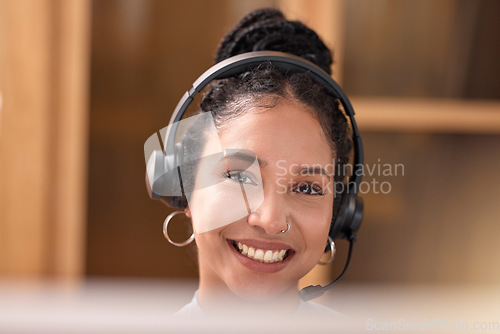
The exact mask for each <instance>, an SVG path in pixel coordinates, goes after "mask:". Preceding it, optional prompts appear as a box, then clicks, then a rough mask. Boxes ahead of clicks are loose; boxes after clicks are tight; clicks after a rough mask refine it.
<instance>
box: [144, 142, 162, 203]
mask: <svg viewBox="0 0 500 334" xmlns="http://www.w3.org/2000/svg"><path fill="white" fill-rule="evenodd" d="M164 160H165V154H163V152H162V151H159V150H155V151H153V152H152V153H151V156H150V157H149V160H148V163H147V165H146V188H147V190H148V194H149V197H151V198H152V199H158V198H161V197H162V195H161V188H162V186H161V184H160V183H161V180H162V176H163V175H164V174H165V161H164Z"/></svg>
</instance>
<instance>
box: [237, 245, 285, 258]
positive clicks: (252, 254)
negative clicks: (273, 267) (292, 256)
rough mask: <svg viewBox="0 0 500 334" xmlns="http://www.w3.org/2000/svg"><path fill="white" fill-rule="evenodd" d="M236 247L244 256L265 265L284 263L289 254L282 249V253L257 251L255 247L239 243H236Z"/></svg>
mask: <svg viewBox="0 0 500 334" xmlns="http://www.w3.org/2000/svg"><path fill="white" fill-rule="evenodd" d="M235 246H236V247H237V248H238V249H239V251H240V253H241V254H242V255H245V256H246V257H249V258H251V259H254V260H257V261H260V262H265V263H274V262H278V261H283V259H284V258H285V255H286V253H287V250H286V249H282V250H280V251H272V250H263V249H255V248H253V247H248V246H247V245H245V244H242V243H241V242H238V243H236V242H235Z"/></svg>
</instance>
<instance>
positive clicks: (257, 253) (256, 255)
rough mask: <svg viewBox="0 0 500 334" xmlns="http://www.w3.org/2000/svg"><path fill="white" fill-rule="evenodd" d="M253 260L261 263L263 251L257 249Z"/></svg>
mask: <svg viewBox="0 0 500 334" xmlns="http://www.w3.org/2000/svg"><path fill="white" fill-rule="evenodd" d="M253 258H254V259H255V260H259V261H262V260H264V251H263V250H262V249H257V250H256V251H255V255H254V257H253Z"/></svg>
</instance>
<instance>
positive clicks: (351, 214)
mask: <svg viewBox="0 0 500 334" xmlns="http://www.w3.org/2000/svg"><path fill="white" fill-rule="evenodd" d="M259 64H270V65H272V66H273V67H274V68H276V69H278V70H280V71H282V72H286V73H290V72H305V73H307V74H309V75H310V76H311V78H312V79H313V80H315V81H317V82H318V83H320V84H321V85H322V86H323V87H325V88H326V89H327V90H328V92H329V93H330V94H332V96H333V97H335V98H337V99H338V100H339V101H340V103H341V104H342V106H343V108H344V111H345V113H346V115H347V117H349V120H350V123H351V129H352V141H353V146H354V147H353V150H354V164H353V173H352V176H353V181H350V182H349V183H348V184H347V186H346V187H344V192H343V193H342V194H341V196H342V201H341V205H340V208H339V210H338V213H337V215H336V216H335V215H334V216H333V217H332V222H331V226H330V232H329V236H330V237H331V238H332V239H333V240H335V239H346V240H348V241H349V242H350V247H349V256H348V260H347V263H346V265H345V267H344V271H343V272H342V274H340V276H339V277H338V278H337V279H336V280H335V281H333V282H332V283H330V284H329V285H327V286H325V287H321V286H314V287H313V286H309V287H306V288H305V289H303V290H302V291H300V294H301V298H302V299H304V300H309V299H313V298H316V297H319V296H320V295H322V294H323V292H324V290H326V289H328V288H330V287H331V286H333V285H335V284H336V283H337V282H338V281H340V279H341V278H342V277H343V275H344V274H345V272H346V270H347V268H348V266H349V263H350V260H351V254H352V248H353V244H354V241H355V240H356V231H357V230H358V229H359V226H360V225H361V220H362V218H363V199H362V198H360V197H358V196H357V195H358V190H359V185H360V183H361V178H362V172H363V170H362V169H363V167H362V166H363V160H364V157H363V143H362V141H361V137H360V135H359V131H358V127H357V125H356V122H355V120H354V110H353V108H352V105H351V103H350V102H349V99H348V98H347V96H346V95H345V93H344V92H343V91H342V89H341V88H340V86H339V85H338V84H337V83H336V82H335V81H334V80H333V79H332V78H331V77H330V76H329V75H328V74H327V73H326V72H325V71H323V70H322V69H321V68H319V67H318V66H316V65H315V64H313V63H311V62H309V61H308V60H306V59H303V58H301V57H297V56H295V55H292V54H288V53H283V52H275V51H254V52H247V53H243V54H239V55H236V56H233V57H231V58H228V59H225V60H223V61H221V62H219V63H217V64H215V65H214V66H212V67H211V68H209V69H208V70H207V71H205V73H203V74H202V75H201V76H200V77H199V78H198V79H197V80H196V81H195V82H194V83H193V88H191V89H190V90H189V91H187V92H186V93H184V95H183V96H182V98H181V99H180V101H179V102H178V104H177V106H176V108H175V110H174V112H173V114H172V117H171V119H170V123H169V125H175V124H177V122H179V121H180V120H181V119H182V116H183V115H184V113H185V112H186V110H187V108H188V107H189V105H190V104H191V102H192V101H193V98H194V96H195V95H196V94H197V93H199V92H200V91H202V90H203V89H204V88H205V87H206V86H207V85H208V84H210V83H211V82H212V81H214V80H219V79H225V78H230V77H234V76H236V75H238V74H241V73H244V72H246V71H248V70H250V69H252V68H255V67H256V66H258V65H259ZM176 131H177V128H176V127H175V126H172V127H171V128H170V131H169V132H168V133H167V135H166V136H167V140H166V144H165V145H164V149H163V156H162V154H158V153H156V155H155V158H154V159H152V160H150V161H149V162H148V166H147V167H148V168H147V169H148V173H153V174H154V175H150V177H149V178H148V177H147V178H146V179H150V180H156V179H158V178H159V177H160V176H161V175H164V174H165V173H168V172H169V171H168V170H165V167H164V166H167V165H168V164H166V163H163V162H162V159H167V156H166V155H165V152H174V151H175V150H174V149H175V147H174V145H175V144H174V142H175V140H174V139H175V134H176V133H175V132H176ZM150 163H154V164H155V166H149V164H150ZM170 165H171V166H173V165H172V164H170ZM177 166H178V165H177ZM177 168H178V167H177ZM177 182H180V183H181V184H180V187H181V188H182V181H177ZM146 185H147V187H148V191H149V193H150V196H151V197H152V198H154V199H162V197H165V196H162V195H161V194H159V193H158V192H157V191H155V189H154V185H153V186H151V185H150V182H146ZM320 290H321V291H320Z"/></svg>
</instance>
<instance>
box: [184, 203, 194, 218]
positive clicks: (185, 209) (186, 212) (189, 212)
mask: <svg viewBox="0 0 500 334" xmlns="http://www.w3.org/2000/svg"><path fill="white" fill-rule="evenodd" d="M184 214H185V215H186V217H189V218H193V217H192V216H191V210H189V205H186V207H185V208H184Z"/></svg>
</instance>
